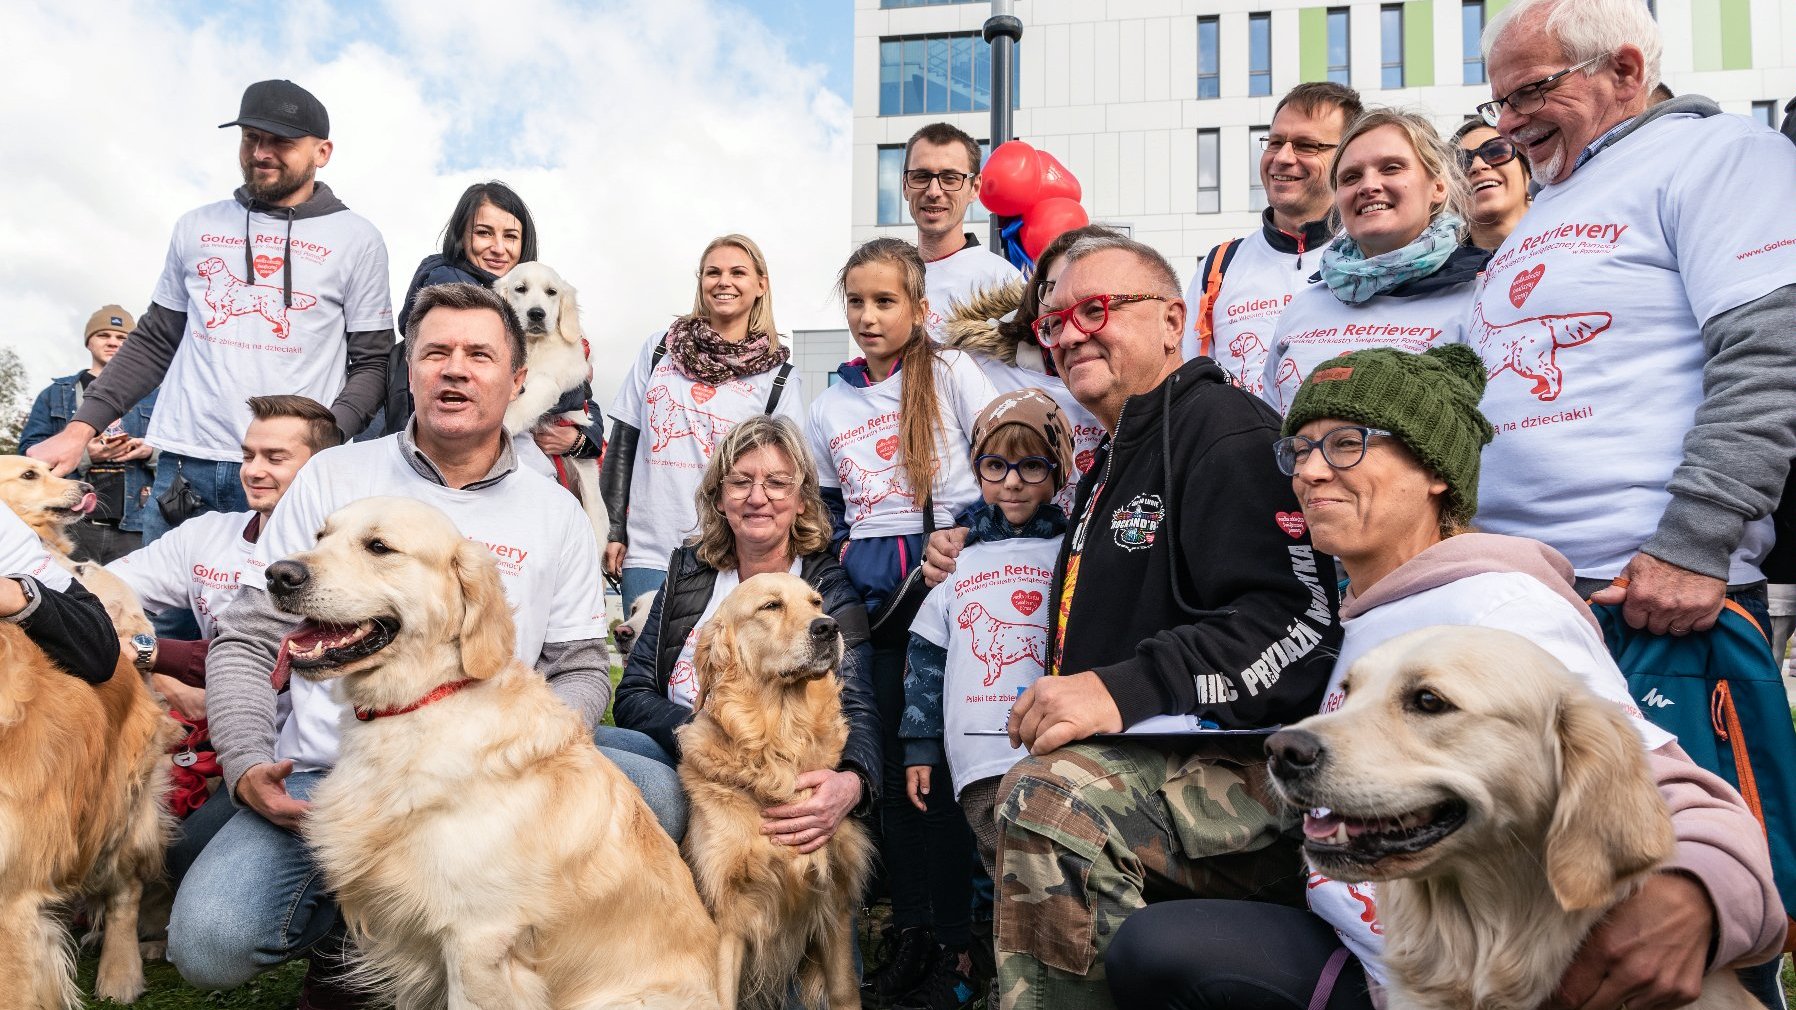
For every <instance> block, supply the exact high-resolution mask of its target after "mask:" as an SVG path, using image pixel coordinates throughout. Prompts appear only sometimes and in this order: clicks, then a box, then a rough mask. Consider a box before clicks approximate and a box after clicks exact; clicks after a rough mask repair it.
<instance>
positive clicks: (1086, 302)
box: [1029, 295, 1169, 347]
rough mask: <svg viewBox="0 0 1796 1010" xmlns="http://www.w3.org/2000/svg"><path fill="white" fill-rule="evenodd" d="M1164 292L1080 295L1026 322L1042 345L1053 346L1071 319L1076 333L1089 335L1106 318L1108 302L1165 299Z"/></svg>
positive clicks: (1058, 340) (1112, 304)
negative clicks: (1155, 293)
mask: <svg viewBox="0 0 1796 1010" xmlns="http://www.w3.org/2000/svg"><path fill="white" fill-rule="evenodd" d="M1168 300H1169V299H1168V298H1166V296H1164V295H1091V296H1089V297H1087V298H1081V299H1079V300H1078V301H1076V302H1074V303H1072V304H1071V305H1068V306H1067V307H1066V308H1064V309H1054V310H1052V311H1048V312H1043V313H1042V314H1041V315H1039V316H1036V317H1035V322H1033V323H1030V324H1029V326H1030V328H1031V329H1033V330H1034V331H1035V339H1036V341H1037V342H1038V343H1040V344H1041V346H1043V347H1053V346H1055V345H1056V344H1058V343H1060V336H1061V334H1062V333H1064V332H1065V329H1064V327H1065V325H1066V324H1067V323H1069V322H1070V323H1072V324H1073V327H1074V328H1075V329H1077V330H1078V331H1079V332H1080V333H1083V334H1085V335H1086V336H1090V335H1092V334H1093V333H1096V332H1098V331H1099V330H1101V329H1103V328H1104V326H1105V324H1107V323H1109V322H1110V309H1111V307H1112V306H1118V307H1120V306H1123V305H1133V304H1134V303H1136V302H1164V301H1168Z"/></svg>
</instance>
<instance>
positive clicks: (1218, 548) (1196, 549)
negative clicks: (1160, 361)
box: [1051, 358, 1341, 728]
mask: <svg viewBox="0 0 1796 1010" xmlns="http://www.w3.org/2000/svg"><path fill="white" fill-rule="evenodd" d="M1278 429H1279V420H1278V417H1277V415H1275V414H1274V413H1273V412H1272V410H1271V409H1270V408H1268V407H1267V406H1266V404H1265V403H1263V402H1262V401H1260V400H1259V399H1258V398H1257V397H1254V396H1252V395H1250V394H1248V393H1245V392H1243V391H1242V390H1240V389H1239V388H1237V387H1235V386H1233V385H1231V384H1230V383H1229V380H1228V376H1227V375H1226V374H1224V373H1223V371H1222V368H1221V367H1220V366H1218V365H1217V364H1216V363H1215V362H1214V361H1211V360H1210V359H1209V358H1196V359H1193V360H1191V361H1188V362H1186V363H1185V364H1184V365H1183V366H1182V367H1180V368H1179V370H1178V371H1177V372H1175V373H1173V374H1172V375H1171V376H1169V377H1168V378H1167V379H1166V380H1164V381H1163V382H1162V383H1161V384H1160V385H1159V386H1158V387H1156V388H1155V389H1154V390H1152V391H1151V392H1148V393H1144V394H1141V395H1138V396H1132V397H1130V398H1129V399H1128V401H1127V402H1125V403H1124V404H1123V409H1122V416H1121V418H1120V419H1119V420H1118V423H1117V427H1116V431H1115V432H1114V433H1113V434H1112V437H1111V438H1109V439H1106V440H1105V442H1104V443H1103V444H1102V445H1100V446H1099V448H1098V456H1097V459H1096V461H1095V462H1094V463H1093V465H1092V467H1091V470H1090V471H1089V472H1087V473H1086V474H1085V476H1084V478H1083V479H1082V480H1081V481H1080V482H1079V490H1078V496H1077V498H1076V499H1075V501H1074V506H1073V521H1072V525H1071V527H1070V529H1071V530H1072V532H1070V533H1069V534H1068V536H1067V539H1066V546H1065V547H1063V548H1062V550H1061V556H1060V563H1059V565H1058V566H1057V568H1056V575H1055V580H1054V584H1055V600H1054V610H1053V617H1052V620H1053V626H1052V629H1051V634H1052V635H1055V636H1058V635H1059V634H1060V632H1061V625H1062V623H1063V622H1064V625H1065V636H1064V655H1061V656H1059V657H1058V658H1057V659H1056V660H1055V662H1054V664H1053V666H1052V667H1051V672H1055V673H1059V672H1067V673H1077V672H1080V671H1084V670H1095V671H1096V672H1097V674H1098V677H1099V678H1100V679H1101V680H1102V681H1103V682H1104V685H1105V687H1107V688H1108V689H1109V691H1110V695H1111V697H1112V698H1113V699H1115V701H1116V706H1117V708H1118V710H1120V711H1121V713H1122V718H1123V724H1124V725H1125V726H1132V725H1134V724H1135V723H1138V722H1140V721H1141V720H1143V719H1145V718H1147V717H1149V716H1153V715H1187V714H1188V715H1196V716H1199V717H1201V718H1204V719H1208V720H1211V721H1213V722H1215V723H1217V724H1219V725H1220V726H1222V727H1223V728H1245V727H1257V726H1268V725H1274V724H1279V723H1285V722H1291V721H1295V720H1296V719H1299V718H1302V717H1304V716H1308V715H1311V714H1314V713H1315V711H1316V708H1317V705H1318V704H1319V703H1320V701H1321V698H1322V692H1323V689H1324V688H1325V687H1326V686H1327V683H1328V676H1329V671H1330V669H1331V668H1332V665H1333V663H1334V656H1335V653H1336V651H1337V649H1338V647H1339V645H1340V640H1341V629H1340V624H1339V622H1338V621H1337V620H1336V618H1335V614H1336V609H1337V608H1336V596H1335V587H1334V566H1333V564H1332V563H1331V562H1330V561H1329V559H1328V558H1327V557H1325V556H1321V555H1318V554H1316V553H1315V552H1314V550H1313V549H1312V548H1311V547H1310V540H1309V533H1308V530H1307V529H1306V528H1305V526H1304V523H1303V514H1302V512H1301V511H1299V509H1298V506H1297V500H1296V498H1295V497H1294V496H1293V494H1292V492H1291V481H1290V478H1288V477H1285V476H1284V475H1283V474H1280V473H1279V472H1278V467H1277V465H1276V464H1275V463H1274V461H1273V456H1272V443H1273V442H1274V440H1276V439H1277V438H1278ZM1094 495H1096V496H1097V499H1096V501H1095V502H1093V496H1094ZM1081 531H1082V532H1083V538H1082V539H1083V543H1082V550H1081V552H1080V555H1079V558H1078V578H1077V581H1076V584H1075V588H1074V591H1073V594H1072V599H1071V601H1070V606H1068V607H1066V609H1064V610H1063V609H1062V607H1063V602H1062V600H1061V599H1060V597H1061V595H1062V593H1064V592H1065V590H1066V573H1067V567H1068V563H1069V558H1070V556H1071V553H1072V551H1073V545H1074V543H1075V541H1076V540H1079V539H1080V533H1081ZM1054 640H1056V641H1058V640H1059V639H1054Z"/></svg>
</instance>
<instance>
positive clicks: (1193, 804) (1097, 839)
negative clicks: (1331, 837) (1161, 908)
mask: <svg viewBox="0 0 1796 1010" xmlns="http://www.w3.org/2000/svg"><path fill="white" fill-rule="evenodd" d="M997 810H998V826H999V829H1000V832H1001V834H1000V838H999V845H998V879H999V881H1000V883H999V891H998V906H997V928H996V937H997V947H998V985H999V991H1000V993H1001V994H1002V1000H1003V1010H1038V1008H1041V1010H1048V1008H1051V1010H1087V1008H1091V1010H1111V1008H1114V1007H1115V1003H1113V1002H1112V1001H1111V998H1110V990H1109V986H1108V983H1107V982H1106V981H1105V979H1104V951H1105V949H1106V948H1108V947H1109V945H1110V940H1111V938H1112V937H1114V936H1115V935H1116V930H1117V929H1118V928H1119V927H1120V926H1121V925H1122V923H1123V920H1124V919H1126V918H1127V917H1128V916H1129V914H1130V913H1132V912H1134V911H1135V910H1136V909H1139V908H1143V907H1145V906H1146V905H1147V904H1148V903H1149V902H1150V901H1163V900H1169V899H1175V898H1241V899H1251V900H1261V901H1275V902H1279V903H1282V904H1290V905H1296V906H1298V907H1302V903H1303V872H1302V859H1301V857H1300V856H1299V855H1298V851H1297V843H1296V841H1295V840H1294V839H1293V838H1292V837H1291V836H1290V834H1289V831H1290V829H1291V828H1292V827H1293V826H1294V825H1295V818H1294V817H1293V816H1292V815H1290V814H1289V813H1288V812H1285V811H1283V810H1281V808H1280V806H1279V804H1278V803H1277V801H1276V800H1274V799H1272V797H1271V793H1270V791H1269V787H1268V785H1267V783H1266V770H1265V761H1264V759H1263V758H1262V757H1261V756H1260V741H1259V739H1258V738H1254V739H1253V740H1252V741H1251V743H1249V742H1246V741H1242V742H1234V741H1230V742H1227V743H1224V744H1220V745H1219V744H1215V743H1206V744H1203V745H1201V749H1198V748H1196V747H1193V748H1187V749H1184V750H1181V751H1169V750H1168V749H1166V748H1165V747H1162V746H1150V745H1147V744H1143V743H1133V742H1127V741H1106V742H1103V743H1082V744H1074V745H1072V746H1069V747H1063V748H1061V749H1060V750H1058V751H1055V752H1054V753H1052V754H1048V755H1045V756H1042V757H1030V758H1025V759H1024V760H1022V761H1021V762H1019V763H1018V764H1017V765H1016V767H1014V768H1012V769H1011V770H1010V773H1009V774H1008V775H1006V776H1005V777H1004V782H1003V784H1002V785H1000V786H999V789H998V808H997Z"/></svg>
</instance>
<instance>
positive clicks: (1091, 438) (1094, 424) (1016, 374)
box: [972, 354, 1104, 515]
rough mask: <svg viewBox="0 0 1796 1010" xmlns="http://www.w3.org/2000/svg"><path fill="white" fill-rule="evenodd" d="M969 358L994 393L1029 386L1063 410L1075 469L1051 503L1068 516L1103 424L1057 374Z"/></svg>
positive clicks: (1000, 393)
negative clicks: (977, 367) (1070, 439)
mask: <svg viewBox="0 0 1796 1010" xmlns="http://www.w3.org/2000/svg"><path fill="white" fill-rule="evenodd" d="M972 357H973V360H974V361H975V362H977V363H978V365H979V370H980V371H981V372H984V373H985V377H986V378H987V379H989V380H991V384H992V388H993V389H995V390H997V393H996V394H995V395H999V396H1001V395H1003V394H1005V393H1014V392H1016V391H1017V390H1019V389H1027V388H1029V387H1031V386H1033V387H1035V388H1036V389H1039V390H1041V391H1043V392H1045V393H1047V394H1048V395H1049V396H1051V397H1053V398H1054V402H1055V403H1058V404H1059V405H1060V409H1061V410H1063V411H1065V412H1066V418H1067V420H1068V421H1070V422H1072V426H1073V466H1074V467H1076V468H1077V469H1078V472H1077V473H1070V474H1066V475H1065V476H1066V478H1067V480H1066V486H1065V487H1063V488H1061V489H1060V493H1059V494H1057V495H1055V496H1054V504H1056V505H1058V506H1060V511H1062V512H1065V513H1066V514H1068V515H1071V514H1072V511H1073V491H1074V489H1076V488H1077V487H1078V485H1079V478H1080V477H1081V476H1083V475H1084V473H1085V471H1087V470H1089V469H1091V464H1092V461H1093V460H1094V459H1095V458H1096V456H1097V448H1098V443H1099V442H1100V441H1102V440H1103V438H1104V426H1103V425H1101V424H1099V423H1098V419H1097V417H1096V416H1095V415H1093V414H1092V412H1091V411H1089V410H1086V409H1085V405H1084V404H1082V403H1080V402H1079V401H1078V400H1076V399H1074V398H1073V392H1072V390H1070V389H1068V388H1066V383H1065V382H1063V381H1061V379H1060V377H1059V376H1057V375H1047V374H1045V373H1042V372H1035V371H1031V370H1029V369H1027V368H1022V367H1020V366H1017V365H1006V364H1005V363H1004V362H1002V361H999V360H998V359H997V358H991V357H987V356H986V355H983V354H975V355H973V356H972ZM980 409H981V410H983V409H984V408H983V407H982V408H980Z"/></svg>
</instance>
